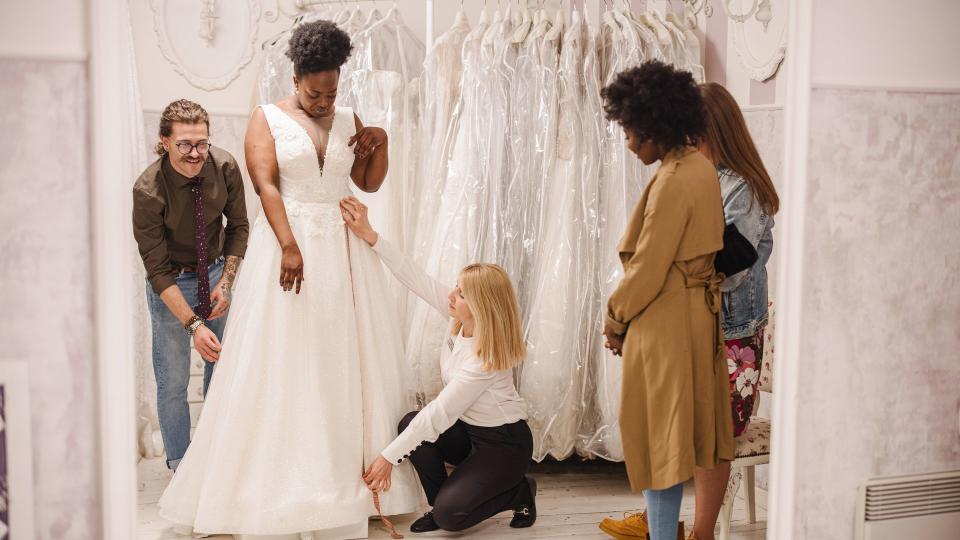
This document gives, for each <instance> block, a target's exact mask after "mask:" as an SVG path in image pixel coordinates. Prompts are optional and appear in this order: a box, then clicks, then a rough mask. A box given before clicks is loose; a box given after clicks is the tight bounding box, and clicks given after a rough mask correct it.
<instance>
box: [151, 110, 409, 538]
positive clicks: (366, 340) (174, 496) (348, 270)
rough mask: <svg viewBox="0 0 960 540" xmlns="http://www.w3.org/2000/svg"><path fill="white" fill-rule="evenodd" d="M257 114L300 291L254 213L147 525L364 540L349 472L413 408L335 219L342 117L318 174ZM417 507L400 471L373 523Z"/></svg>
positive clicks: (344, 192) (353, 247) (282, 121)
mask: <svg viewBox="0 0 960 540" xmlns="http://www.w3.org/2000/svg"><path fill="white" fill-rule="evenodd" d="M262 108H263V112H264V114H265V115H266V118H267V122H268V124H269V125H270V131H271V133H272V134H273V138H274V139H275V141H276V153H277V161H278V164H279V167H280V192H281V195H282V196H283V200H284V204H285V206H286V211H287V216H288V218H289V221H290V226H291V228H292V229H293V234H294V236H295V237H296V239H297V243H298V245H299V247H300V251H301V253H302V255H303V261H304V276H305V280H304V283H303V289H302V291H301V292H300V294H299V295H297V294H295V293H294V292H283V291H282V289H281V288H280V285H279V281H280V275H279V273H280V257H281V250H280V247H279V245H278V243H277V239H276V237H275V236H274V233H273V231H272V229H271V228H270V225H269V224H268V223H267V220H266V218H265V217H264V216H263V214H261V215H260V217H259V218H258V219H257V221H256V223H255V224H254V226H253V228H252V230H251V234H250V243H249V248H248V250H247V255H246V260H245V261H244V263H243V268H242V271H241V272H240V275H239V277H238V279H237V284H236V292H235V295H234V301H233V306H232V308H231V310H230V318H229V320H228V322H227V326H226V330H225V334H224V340H223V352H222V353H221V356H220V361H219V362H218V363H217V369H216V372H215V374H214V377H213V382H212V384H211V386H210V390H209V393H208V394H207V398H206V403H205V405H204V409H203V413H202V415H201V416H200V421H199V424H198V425H197V430H196V432H195V433H194V436H193V440H192V441H191V443H190V447H189V449H188V450H187V453H186V455H185V456H184V458H183V461H182V462H181V463H180V465H179V468H178V469H177V472H176V474H175V475H174V477H173V479H172V481H171V482H170V485H169V487H168V488H167V490H166V492H164V494H163V496H162V498H161V499H160V503H159V504H160V514H161V516H163V517H164V518H167V519H169V520H171V521H173V522H175V523H179V524H183V525H189V526H192V527H193V528H194V530H195V531H197V532H204V533H223V534H235V535H244V536H243V537H244V538H246V537H247V536H246V535H281V534H297V533H301V532H313V531H319V532H315V533H314V537H315V538H357V537H365V536H366V529H367V519H368V517H369V516H371V515H374V514H375V512H374V508H373V502H372V497H371V493H370V491H368V490H367V488H366V486H365V485H364V483H363V481H362V479H361V474H362V470H363V468H364V466H365V465H369V464H370V463H372V462H373V460H374V459H375V458H376V456H378V455H379V453H380V451H381V450H383V448H384V447H386V446H387V444H388V443H389V442H390V441H392V440H393V438H394V437H395V436H396V430H397V424H398V422H399V421H400V419H401V418H402V417H403V415H404V414H405V413H406V412H408V411H410V410H413V408H414V400H413V395H412V392H410V390H409V388H410V384H409V383H408V382H407V376H406V374H405V371H406V370H404V369H403V368H402V365H403V346H402V336H401V333H400V328H401V323H400V321H399V320H398V319H397V318H396V317H395V315H394V314H395V313H396V309H394V308H392V306H389V305H386V304H385V303H387V302H389V299H390V298H391V297H392V296H391V295H390V294H388V287H387V281H386V279H385V277H386V276H385V273H384V270H383V268H382V266H381V263H380V260H379V259H378V257H377V255H376V254H375V253H374V252H373V251H372V250H371V249H370V248H369V247H368V246H367V245H366V244H365V243H364V242H362V241H360V240H359V239H357V238H356V237H355V236H353V234H351V233H348V232H347V230H346V229H345V227H344V224H343V219H342V217H341V214H340V209H339V201H340V199H341V198H343V197H345V196H349V195H351V190H350V169H351V166H352V164H353V152H352V150H351V149H350V148H349V147H348V146H347V141H348V139H349V138H350V136H352V135H353V134H354V133H355V131H356V128H355V124H354V115H353V111H352V109H349V108H346V107H337V111H336V114H335V118H334V122H333V127H332V129H331V132H330V137H329V142H328V145H327V156H326V160H325V162H324V169H323V170H322V171H321V170H320V168H319V167H318V163H317V154H316V151H315V147H314V145H313V142H312V141H311V139H310V137H309V136H308V135H307V133H306V131H305V130H304V128H303V127H302V126H301V125H300V124H298V123H297V122H296V121H295V120H293V119H292V118H291V117H290V116H288V115H287V114H286V113H284V112H283V111H282V110H281V109H279V108H278V107H276V106H275V105H265V106H263V107H262ZM418 502H419V488H418V486H417V483H416V479H415V477H414V473H413V470H412V468H411V467H410V465H409V464H407V463H404V464H403V465H401V466H400V467H398V468H396V469H395V470H394V473H393V485H392V487H391V489H390V491H389V492H387V493H383V494H381V507H382V510H383V513H384V514H401V513H408V512H412V511H414V510H416V509H417V506H418Z"/></svg>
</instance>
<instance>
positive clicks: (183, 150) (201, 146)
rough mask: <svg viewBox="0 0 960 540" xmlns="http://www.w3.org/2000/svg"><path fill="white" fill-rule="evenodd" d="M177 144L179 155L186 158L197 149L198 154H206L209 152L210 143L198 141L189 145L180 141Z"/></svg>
mask: <svg viewBox="0 0 960 540" xmlns="http://www.w3.org/2000/svg"><path fill="white" fill-rule="evenodd" d="M176 144H177V150H178V151H179V152H180V155H182V156H187V155H190V154H192V153H193V149H194V148H196V149H197V153H198V154H201V155H202V154H206V153H207V152H209V151H210V141H200V142H198V143H197V144H190V143H188V142H187V141H180V142H178V143H176Z"/></svg>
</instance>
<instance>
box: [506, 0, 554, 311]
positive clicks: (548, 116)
mask: <svg viewBox="0 0 960 540" xmlns="http://www.w3.org/2000/svg"><path fill="white" fill-rule="evenodd" d="M524 16H525V19H524V23H522V25H521V27H520V28H519V29H517V30H515V32H514V35H513V41H514V42H515V43H516V44H517V56H516V63H515V66H516V69H515V71H514V75H513V77H512V78H511V79H512V85H511V88H510V94H509V95H510V130H509V134H510V141H509V142H510V148H511V150H512V152H511V153H509V154H508V155H509V156H510V157H511V159H510V162H509V165H508V166H507V168H505V169H504V176H503V178H505V179H506V184H505V185H504V186H503V199H502V200H503V203H502V208H503V212H502V219H501V225H502V229H501V237H500V238H501V242H502V246H503V249H502V251H501V252H500V254H499V260H498V262H499V263H500V265H501V266H503V268H504V270H506V271H507V273H508V274H509V275H510V277H511V279H512V280H513V284H514V287H515V288H516V290H517V297H518V298H519V299H520V312H521V316H522V317H523V318H524V320H525V319H526V314H527V313H526V309H525V308H526V306H527V302H526V298H527V296H528V293H527V287H528V285H527V283H528V281H530V280H531V279H533V278H534V276H532V275H531V272H530V270H531V264H532V263H533V257H534V252H535V250H536V249H537V247H538V243H537V238H536V237H537V234H538V231H539V224H540V210H541V204H540V202H541V201H540V191H541V189H542V185H543V181H544V174H545V172H546V171H545V169H544V167H545V166H546V164H547V163H549V162H552V161H553V155H552V153H553V149H554V148H555V143H556V135H557V62H558V59H559V34H558V33H557V32H551V29H552V23H551V21H549V20H547V19H546V18H543V19H539V17H538V19H539V20H537V21H532V20H531V21H530V22H529V23H528V22H527V20H526V17H529V16H530V14H529V12H527V13H526V14H525V15H524ZM548 32H551V33H550V38H551V39H549V40H547V39H546V38H547V37H548V36H547V35H548Z"/></svg>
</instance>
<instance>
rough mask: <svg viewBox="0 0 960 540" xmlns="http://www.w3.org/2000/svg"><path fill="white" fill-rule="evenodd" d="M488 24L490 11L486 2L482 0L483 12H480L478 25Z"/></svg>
mask: <svg viewBox="0 0 960 540" xmlns="http://www.w3.org/2000/svg"><path fill="white" fill-rule="evenodd" d="M489 23H490V11H489V10H488V9H487V0H483V10H482V11H481V12H480V23H479V24H481V25H483V24H489Z"/></svg>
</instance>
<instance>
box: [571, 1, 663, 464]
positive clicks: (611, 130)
mask: <svg viewBox="0 0 960 540" xmlns="http://www.w3.org/2000/svg"><path fill="white" fill-rule="evenodd" d="M598 41H599V45H598V46H599V52H600V56H601V68H602V69H601V74H602V77H601V78H602V81H603V84H604V85H607V84H610V83H611V82H612V81H613V80H614V78H615V77H616V75H617V74H618V73H619V72H621V71H623V70H626V69H629V68H631V67H636V66H638V65H640V63H642V62H643V60H644V57H643V50H642V45H641V41H640V38H639V36H638V34H637V32H636V30H635V26H634V25H633V24H632V22H631V21H630V20H629V19H628V18H627V17H626V16H625V15H624V14H622V13H620V12H617V11H612V12H611V11H608V12H605V13H604V16H603V23H602V25H601V29H600V34H599V37H598ZM602 143H603V144H602V148H603V154H602V155H603V158H602V162H601V167H600V205H599V216H600V217H599V220H598V229H599V236H600V238H599V243H598V248H599V254H598V257H597V260H598V264H599V268H598V273H597V274H596V278H597V279H598V287H599V293H600V297H601V304H600V306H599V307H600V312H599V313H598V314H597V316H598V320H599V321H600V324H599V325H598V331H600V330H601V329H602V321H603V320H604V316H605V315H606V299H607V298H609V296H610V294H611V293H612V292H613V290H614V289H615V288H616V287H617V284H619V282H620V279H621V278H622V277H623V269H622V266H621V264H620V259H619V257H618V255H617V244H618V243H619V241H620V236H621V235H622V233H623V230H624V228H625V227H626V223H627V219H628V218H629V216H630V214H631V213H632V211H633V207H634V205H635V204H636V202H637V200H639V198H640V193H641V191H642V190H643V186H644V185H645V183H646V180H647V179H648V178H649V176H650V173H649V172H647V171H645V170H644V168H643V165H642V163H641V162H640V160H638V159H637V158H636V157H635V156H634V155H633V154H632V153H630V152H629V151H628V150H627V144H626V138H625V136H624V133H623V128H622V127H621V126H620V125H619V124H618V123H616V122H612V121H604V132H603V141H602ZM593 354H594V358H595V364H594V366H593V373H592V374H591V376H592V377H595V384H596V394H595V395H596V402H595V407H594V408H593V409H592V412H593V415H592V416H593V418H592V419H586V420H585V422H586V423H585V428H586V430H585V431H586V434H587V436H586V437H585V438H584V440H581V445H582V447H583V449H584V451H585V452H587V453H590V454H593V455H597V456H599V457H603V458H606V459H611V460H616V461H620V460H622V459H623V444H622V441H621V439H620V424H619V409H620V393H621V392H620V389H621V385H622V366H621V362H622V360H621V359H620V358H618V357H615V356H613V355H612V354H610V353H609V351H608V350H607V349H605V348H604V347H603V339H597V340H596V341H595V342H594V351H593Z"/></svg>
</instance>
